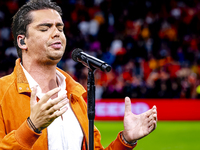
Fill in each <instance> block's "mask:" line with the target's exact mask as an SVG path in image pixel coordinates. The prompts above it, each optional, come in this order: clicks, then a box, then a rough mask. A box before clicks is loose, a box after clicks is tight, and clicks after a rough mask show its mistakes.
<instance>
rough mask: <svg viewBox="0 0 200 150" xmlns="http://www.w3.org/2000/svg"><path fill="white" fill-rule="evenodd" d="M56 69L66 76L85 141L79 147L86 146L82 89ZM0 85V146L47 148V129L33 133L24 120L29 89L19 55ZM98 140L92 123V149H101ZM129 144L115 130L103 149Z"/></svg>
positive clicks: (128, 148) (125, 149) (125, 148)
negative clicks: (114, 138)
mask: <svg viewBox="0 0 200 150" xmlns="http://www.w3.org/2000/svg"><path fill="white" fill-rule="evenodd" d="M58 70H59V71H60V72H62V73H63V74H64V76H65V77H66V90H67V92H68V95H67V96H68V98H69V99H70V106H71V107H72V110H73V112H74V113H75V115H76V117H77V119H78V121H79V123H80V125H81V127H82V130H83V133H84V141H85V142H86V143H84V142H83V146H82V150H86V145H88V118H87V105H86V103H85V101H84V99H83V97H82V95H83V94H85V92H86V91H85V89H84V88H83V87H82V86H81V85H80V84H79V83H77V82H76V81H74V80H73V79H72V77H70V76H69V75H68V74H67V73H65V72H64V71H62V70H60V69H58ZM0 85H1V88H0V149H12V150H19V149H21V150H28V149H33V150H39V149H40V150H47V149H48V140H47V130H46V129H44V130H43V131H42V133H41V134H37V133H35V132H33V131H32V130H31V129H30V128H29V127H28V125H27V122H26V119H27V117H28V116H29V115H30V95H31V89H30V88H29V85H28V82H27V79H26V77H25V75H24V73H23V70H22V68H21V66H20V59H17V60H16V66H15V68H14V71H13V73H12V74H11V75H8V76H5V77H2V78H0ZM100 141H101V135H100V132H99V131H98V129H97V128H96V127H94V147H95V150H103V149H104V148H103V146H102V145H101V143H100ZM87 147H88V146H87ZM133 148H134V146H128V145H126V144H124V143H123V142H122V140H121V139H120V136H119V134H118V136H117V138H116V140H114V141H113V142H112V143H111V144H110V145H109V146H108V147H107V148H105V150H116V149H122V150H131V149H133Z"/></svg>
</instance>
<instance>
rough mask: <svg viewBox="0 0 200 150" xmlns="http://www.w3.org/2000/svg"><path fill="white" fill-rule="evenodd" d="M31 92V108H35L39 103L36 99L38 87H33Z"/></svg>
mask: <svg viewBox="0 0 200 150" xmlns="http://www.w3.org/2000/svg"><path fill="white" fill-rule="evenodd" d="M31 90H32V92H31V99H30V106H31V107H32V106H34V105H35V104H36V103H37V99H36V93H37V87H35V86H34V87H33V88H32V89H31Z"/></svg>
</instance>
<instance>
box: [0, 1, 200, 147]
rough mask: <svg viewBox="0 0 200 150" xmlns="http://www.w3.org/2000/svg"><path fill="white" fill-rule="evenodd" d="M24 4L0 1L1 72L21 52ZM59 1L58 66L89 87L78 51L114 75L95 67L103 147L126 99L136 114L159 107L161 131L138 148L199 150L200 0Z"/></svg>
mask: <svg viewBox="0 0 200 150" xmlns="http://www.w3.org/2000/svg"><path fill="white" fill-rule="evenodd" d="M26 1H27V0H0V77H3V76H5V75H8V74H10V73H11V72H12V71H13V67H14V65H15V60H16V59H17V57H18V56H17V51H16V48H15V47H14V44H13V37H12V33H11V30H10V27H11V22H12V17H13V15H14V14H15V13H16V11H17V10H18V9H19V7H20V6H22V5H23V4H24V3H25V2H26ZM54 1H55V2H57V3H58V5H59V6H60V7H61V8H62V10H63V22H64V24H65V28H64V32H65V35H66V38H67V46H66V52H65V54H64V56H63V58H62V60H61V61H60V62H59V64H58V67H59V68H61V69H63V70H65V71H66V72H67V73H69V74H70V75H71V76H72V77H73V78H74V79H75V80H76V81H78V82H80V83H81V84H82V85H83V86H84V87H85V88H87V76H88V74H87V73H88V70H87V68H86V67H84V66H83V65H82V64H81V63H76V62H74V61H73V60H72V59H71V52H72V51H73V50H74V49H75V48H81V49H82V50H83V51H84V52H86V53H88V54H90V55H92V56H94V57H97V58H99V59H101V60H103V61H105V62H107V63H108V64H110V65H111V66H112V70H111V71H110V72H109V73H104V72H102V71H99V70H96V71H95V80H96V82H95V84H96V100H97V102H96V116H95V117H96V120H95V125H96V126H97V127H98V129H99V130H100V132H101V134H102V144H103V146H104V147H106V146H108V144H109V143H110V142H111V141H113V140H114V139H115V138H116V136H117V133H118V132H119V131H120V130H123V122H122V120H123V112H124V100H123V98H124V97H125V96H129V97H130V98H132V111H133V113H136V114H140V113H142V112H143V111H146V110H148V109H149V108H151V107H152V106H153V105H156V106H157V108H158V120H159V121H158V127H157V129H156V130H155V131H154V132H153V133H152V134H150V135H149V136H147V137H145V138H144V139H142V140H139V141H138V146H137V147H136V148H135V149H137V150H146V149H149V150H168V149H169V150H188V149H190V150H199V149H200V143H199V139H200V128H199V127H200V121H199V120H200V109H199V106H200V101H199V98H200V1H199V0H54ZM102 120H103V121H102ZM105 120H106V121H105ZM111 120H112V121H111ZM101 121H102V122H101Z"/></svg>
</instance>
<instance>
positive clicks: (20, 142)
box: [0, 111, 40, 150]
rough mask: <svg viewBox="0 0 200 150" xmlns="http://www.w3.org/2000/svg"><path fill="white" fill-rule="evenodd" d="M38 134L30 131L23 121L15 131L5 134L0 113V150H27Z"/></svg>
mask: <svg viewBox="0 0 200 150" xmlns="http://www.w3.org/2000/svg"><path fill="white" fill-rule="evenodd" d="M39 136H40V134H37V133H35V132H34V131H32V130H31V129H30V128H29V126H28V124H27V121H26V120H25V121H24V122H23V123H22V124H21V126H20V127H19V128H18V129H17V130H13V131H11V132H10V133H8V134H7V133H6V128H5V125H4V120H3V117H2V113H1V111H0V150H8V149H9V150H11V149H12V150H19V149H20V150H28V149H31V148H32V146H33V144H34V143H35V142H36V140H37V139H38V138H39Z"/></svg>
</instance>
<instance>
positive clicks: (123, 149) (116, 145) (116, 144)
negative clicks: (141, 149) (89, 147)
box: [94, 127, 137, 150]
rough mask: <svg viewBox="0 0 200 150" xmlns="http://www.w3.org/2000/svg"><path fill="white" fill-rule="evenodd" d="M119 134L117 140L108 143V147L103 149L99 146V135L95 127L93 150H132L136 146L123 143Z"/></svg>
mask: <svg viewBox="0 0 200 150" xmlns="http://www.w3.org/2000/svg"><path fill="white" fill-rule="evenodd" d="M120 133H121V132H119V133H118V135H117V138H116V139H115V140H114V141H113V142H111V143H110V145H109V146H108V147H106V148H103V146H102V145H101V143H100V142H101V134H100V132H99V131H98V129H97V128H96V127H94V145H95V150H116V149H120V150H132V149H133V148H134V147H135V146H136V145H137V144H135V145H133V146H130V145H127V144H126V143H124V142H123V141H122V139H121V137H120Z"/></svg>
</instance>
